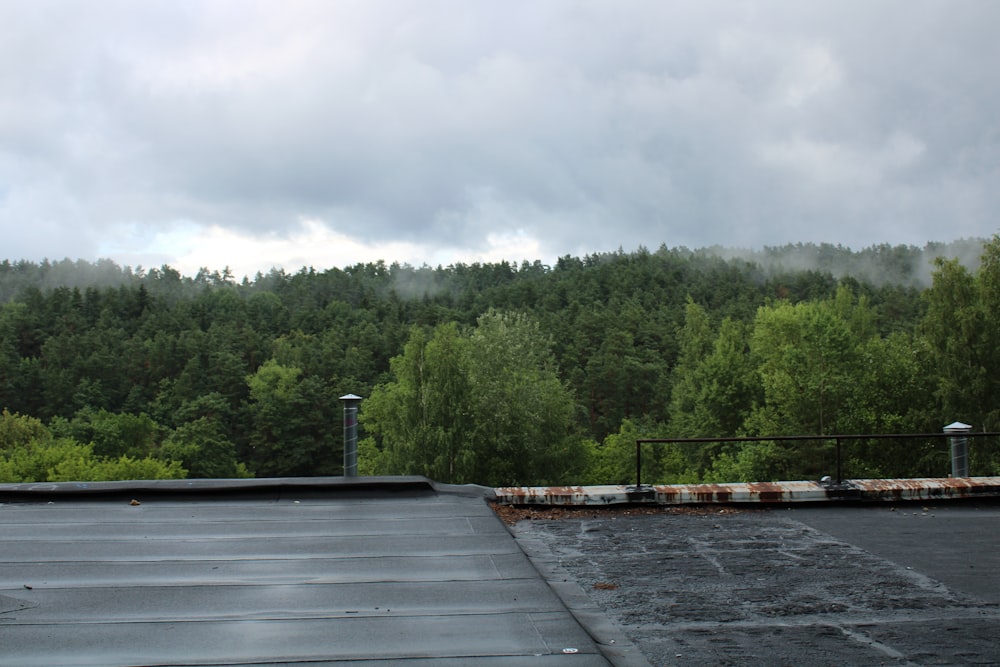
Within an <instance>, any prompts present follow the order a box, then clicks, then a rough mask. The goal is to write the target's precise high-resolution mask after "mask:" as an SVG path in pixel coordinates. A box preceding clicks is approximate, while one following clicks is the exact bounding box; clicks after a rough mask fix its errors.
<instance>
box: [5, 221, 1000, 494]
mask: <svg viewBox="0 0 1000 667" xmlns="http://www.w3.org/2000/svg"><path fill="white" fill-rule="evenodd" d="M973 249H974V252H973ZM970 258H972V259H970ZM998 313H1000V240H998V239H997V238H994V239H991V240H988V241H985V242H984V241H982V240H969V241H961V242H956V243H955V244H950V245H945V244H928V245H927V246H925V247H924V248H915V247H907V246H897V247H890V246H877V247H873V248H868V249H864V250H862V251H858V252H853V251H850V250H848V249H846V248H842V247H840V246H836V247H835V246H827V245H819V246H816V245H809V244H805V245H803V244H799V245H795V246H785V247H782V248H765V249H763V250H760V251H753V252H747V253H743V254H742V255H741V256H737V255H736V254H735V253H733V252H730V251H725V250H724V249H710V250H689V249H685V248H673V249H671V248H667V247H665V246H664V247H661V248H659V249H658V250H656V251H653V252H651V251H649V250H646V249H643V248H640V249H639V250H637V251H635V252H624V251H618V252H614V253H603V254H595V255H588V256H586V257H582V258H577V257H571V256H566V257H562V258H559V260H558V261H557V262H556V263H555V264H554V265H551V266H550V265H545V264H542V263H541V262H533V263H532V262H523V263H522V264H520V265H515V264H511V263H509V262H497V263H487V264H458V265H452V266H447V267H440V266H439V267H436V268H432V267H428V266H422V267H412V266H408V265H399V264H386V263H384V262H374V263H365V264H357V265H355V266H350V267H345V268H342V269H337V268H332V269H328V270H323V271H317V270H315V269H312V268H303V269H302V270H300V271H298V272H296V273H287V272H285V271H282V270H279V269H275V270H272V271H270V272H268V273H267V274H263V273H261V274H257V275H256V276H254V277H253V279H250V278H244V279H243V280H242V281H237V280H236V279H235V278H234V277H233V276H232V275H231V273H230V272H228V271H226V270H223V271H221V272H220V271H214V270H209V269H207V268H206V269H203V270H202V271H199V272H198V273H197V275H195V276H193V277H185V276H182V275H181V274H180V273H179V272H177V271H176V270H174V269H173V268H171V267H169V266H163V267H159V268H155V269H148V270H146V269H143V268H142V267H134V268H128V267H124V268H123V267H118V266H117V265H115V264H114V263H113V262H109V261H107V260H101V261H100V262H98V263H95V264H89V263H86V262H70V261H68V260H67V261H62V262H43V263H31V262H23V261H21V262H11V261H9V260H5V261H0V409H3V410H5V411H6V412H5V415H6V417H5V420H7V421H10V423H9V424H8V426H9V430H10V432H11V433H12V434H13V433H14V432H15V431H16V432H17V433H20V435H18V436H16V437H15V436H14V435H11V436H9V438H8V439H7V440H5V441H4V443H5V444H4V445H3V447H4V448H5V449H3V450H2V451H3V454H2V456H3V457H4V458H3V462H2V465H3V466H5V467H4V468H3V470H5V471H8V472H7V473H5V474H6V475H7V477H6V478H7V479H14V478H17V479H27V478H28V477H37V478H38V479H50V478H51V476H53V475H55V476H66V475H80V476H93V475H118V474H126V473H122V472H113V471H112V467H113V466H112V464H114V465H118V466H119V467H120V468H121V470H125V469H126V468H127V466H132V467H131V468H127V469H129V470H132V471H133V472H130V473H128V474H134V475H143V476H151V475H178V474H185V475H190V476H198V477H233V476H244V475H258V476H284V475H330V474H339V473H340V471H341V461H342V451H341V447H342V442H341V429H340V423H341V422H340V420H341V406H340V404H339V402H338V400H337V397H338V396H341V395H343V394H347V393H354V394H358V395H360V396H362V397H364V398H365V400H364V401H363V402H362V404H361V418H362V424H361V426H362V449H363V452H362V456H361V457H360V460H359V465H360V466H361V469H362V470H363V471H364V470H367V471H368V472H380V473H418V474H425V475H428V476H430V477H433V478H435V479H439V480H441V481H453V482H476V483H481V484H543V483H566V484H571V483H583V482H586V483H608V482H612V481H617V480H621V479H623V476H625V475H627V471H628V470H629V468H630V466H631V463H629V460H630V459H629V457H630V456H631V454H630V453H629V452H630V446H629V445H628V441H629V440H630V439H631V441H632V442H633V443H634V439H635V438H636V437H643V436H664V437H665V436H674V437H679V436H705V437H726V436H737V435H763V436H766V435H777V434H832V433H837V432H841V433H843V432H855V433H859V432H873V433H878V432H881V433H885V432H927V431H938V430H940V427H941V426H942V425H943V424H946V423H950V422H952V421H955V420H961V421H965V422H967V423H971V424H974V425H975V427H976V428H977V429H986V430H992V429H996V428H998V427H1000V423H998V422H1000V408H997V407H996V406H995V405H994V401H993V397H994V396H996V395H997V393H998V389H1000V387H997V386H995V385H996V384H997V382H1000V380H998V379H997V378H1000V368H998V366H1000V352H998V350H1000V344H998V341H996V340H994V338H996V337H997V336H998V335H1000V334H998V333H997V332H1000V323H998V322H997V321H996V318H997V317H998ZM24 420H28V421H24ZM15 422H16V423H17V424H20V425H21V426H19V427H18V428H14V426H12V425H11V424H14V423H15ZM29 422H30V424H29ZM22 427H23V428H22ZM26 433H30V434H31V435H30V437H28V436H27V435H25V434H26ZM11 438H12V439H11ZM25 438H27V440H25ZM932 450H933V448H932V447H930V446H928V448H927V449H926V451H920V452H917V453H916V454H915V455H900V454H899V453H898V452H893V451H890V450H889V449H887V448H885V447H881V446H876V445H874V444H871V443H868V444H861V445H858V446H857V447H856V448H854V450H852V452H851V465H852V466H854V468H853V469H854V470H856V471H858V472H859V473H865V474H872V475H890V474H891V475H908V474H917V473H920V474H928V471H930V472H933V471H934V470H936V469H937V468H935V466H938V465H939V463H940V461H939V456H938V454H937V453H935V452H936V450H933V451H932ZM659 451H660V454H659V455H658V456H657V457H656V458H657V460H656V461H655V463H651V464H650V468H649V471H650V474H651V475H654V474H655V476H656V479H657V480H659V481H695V480H709V479H715V480H719V479H725V478H733V479H736V478H748V477H750V476H770V475H775V474H781V475H785V474H788V475H811V474H813V472H814V471H815V469H816V467H817V466H818V465H820V464H821V463H820V462H819V461H820V459H822V458H823V457H824V456H825V455H826V453H825V452H824V451H822V448H820V450H817V451H816V452H813V453H809V452H804V451H803V450H795V451H785V450H782V448H781V447H777V446H773V445H767V444H766V443H764V444H761V445H760V446H757V447H743V448H740V449H739V450H737V449H736V448H733V447H728V446H722V445H706V446H704V447H687V448H684V447H675V448H664V449H663V450H659ZM60 452H61V453H60ZM990 456H992V455H989V456H985V458H982V457H981V458H982V465H983V466H985V467H984V468H983V470H990V471H993V470H994V468H991V467H990V466H994V464H993V463H992V462H991V461H992V459H991V458H990ZM64 461H65V462H66V463H65V464H63V462H64ZM69 461H76V462H78V463H79V462H82V463H80V464H79V465H77V464H76V463H70V462H69ZM15 462H16V466H15ZM114 462H118V463H114ZM137 462H148V463H143V464H142V465H149V466H154V464H155V465H161V464H162V466H164V467H163V468H162V469H160V468H155V469H154V467H148V468H142V467H141V466H140V465H139V463H137ZM60 466H62V467H60ZM74 466H75V467H74ZM88 470H89V471H91V472H87V471H88ZM95 470H96V471H102V472H93V471H95ZM944 472H945V471H944V470H942V471H939V472H938V473H937V474H943V473H944Z"/></svg>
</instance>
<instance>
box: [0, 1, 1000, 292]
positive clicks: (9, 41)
mask: <svg viewBox="0 0 1000 667" xmlns="http://www.w3.org/2000/svg"><path fill="white" fill-rule="evenodd" d="M998 26H1000V2H995V1H993V0H963V1H962V2H944V1H940V0H934V1H930V2H927V1H921V0H900V1H898V2H897V1H880V0H872V1H867V0H866V1H864V2H862V1H860V0H859V1H857V2H853V1H852V2H845V1H844V0H834V1H832V2H824V1H820V0H809V1H808V2H800V1H798V0H787V1H785V2H767V1H747V2H741V1H738V0H725V1H724V2H708V1H705V0H698V1H697V2H693V1H685V2H672V1H669V0H648V1H645V0H635V1H629V0H625V1H622V0H615V1H613V2H612V1H610V0H609V1H608V2H598V1H588V0H566V1H562V0H544V1H535V0H523V1H520V0H503V1H501V0H478V1H475V0H455V1H436V0H419V1H414V0H400V1H398V2H394V1H390V0H359V1H356V2H355V1H348V0H343V1H340V0H317V1H315V2H312V1H299V0H280V1H279V0H274V1H271V2H264V1H261V2H251V1H250V0H232V1H225V0H197V1H190V2H185V1H183V0H180V1H179V0H167V1H163V2H159V1H156V0H143V1H142V2H136V1H134V0H122V1H120V2H118V1H111V0H79V1H73V0H59V1H50V0H24V1H21V0H0V232H2V244H3V245H2V251H0V258H6V259H11V260H16V259H28V260H33V261H37V260H41V259H43V258H49V259H62V258H64V257H69V258H71V259H77V258H82V259H86V260H95V259H97V258H100V257H107V258H111V259H113V260H115V261H116V262H118V263H120V264H123V265H129V266H135V265H142V266H145V267H147V268H148V267H151V266H159V265H161V264H164V263H167V264H170V265H171V266H173V267H175V268H177V269H179V270H181V271H182V272H183V273H185V274H193V273H194V272H196V271H197V270H198V268H199V267H201V266H206V267H208V268H211V269H219V270H221V269H222V268H224V267H225V266H227V265H228V266H229V267H231V268H232V269H233V270H234V272H235V273H236V274H237V276H238V277H240V276H242V275H244V274H248V275H250V276H251V277H252V276H253V274H254V273H255V272H256V271H257V270H263V271H265V272H266V271H267V270H268V269H269V268H271V267H272V266H279V267H283V268H285V269H287V270H290V271H295V270H297V269H299V268H301V267H302V266H313V267H315V268H317V269H324V268H330V267H344V266H348V265H351V264H354V263H356V262H364V261H374V260H377V259H385V260H386V261H389V262H391V261H399V262H409V263H411V264H414V265H421V264H424V263H427V264H430V265H432V266H436V265H438V264H443V265H447V264H450V263H453V262H473V261H498V260H500V259H508V260H512V261H515V262H520V261H521V260H522V259H528V260H534V259H541V260H543V261H545V262H551V261H554V259H555V258H557V257H559V256H562V255H566V254H571V255H577V256H582V255H585V254H588V253H593V252H601V251H607V250H615V249H617V248H619V247H621V248H623V249H625V250H626V251H630V250H634V249H636V248H637V247H638V246H640V245H644V246H646V247H648V248H650V249H652V250H655V249H656V248H657V247H659V246H660V244H666V245H667V246H669V247H675V246H688V247H691V248H698V247H704V246H710V245H716V244H718V245H723V246H730V247H732V246H736V247H753V248H759V247H761V246H764V245H780V244H784V243H790V242H791V243H794V242H800V241H801V242H807V241H813V242H831V243H840V244H844V245H847V246H850V247H852V248H855V249H861V248H863V247H866V246H869V245H871V244H875V243H883V242H884V243H890V244H893V245H895V244H900V243H902V244H914V245H919V246H922V245H924V244H925V243H926V242H927V241H949V240H954V239H957V238H962V237H970V236H982V237H989V236H992V235H993V234H994V233H996V232H998V231H1000V216H998V212H1000V120H998V119H1000V78H998V76H1000V74H998V66H1000V40H998V39H997V36H996V32H997V27H998Z"/></svg>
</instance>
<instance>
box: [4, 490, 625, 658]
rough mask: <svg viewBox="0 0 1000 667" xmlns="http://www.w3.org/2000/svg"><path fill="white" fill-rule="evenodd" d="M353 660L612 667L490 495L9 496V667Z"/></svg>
mask: <svg viewBox="0 0 1000 667" xmlns="http://www.w3.org/2000/svg"><path fill="white" fill-rule="evenodd" d="M132 498H135V499H136V500H137V501H138V503H139V504H132V503H131V502H130V501H131V499H132ZM359 660H360V661H364V660H369V661H383V662H380V663H379V664H396V663H400V664H406V665H424V664H426V665H432V664H433V665H446V664H483V665H536V664H537V665H563V664H566V665H570V664H571V665H580V666H591V665H607V664H609V662H608V660H607V659H606V658H605V657H603V655H602V653H601V651H600V650H599V647H598V646H597V645H596V644H595V642H594V641H593V640H592V639H591V637H590V636H589V635H588V634H587V633H586V632H585V631H584V630H583V628H582V627H581V625H580V624H579V623H578V622H577V620H576V619H575V618H574V616H573V615H572V614H571V613H570V611H568V609H567V607H566V605H565V604H564V603H563V602H562V601H561V600H560V598H559V597H558V596H557V595H556V594H555V593H554V592H553V591H552V589H551V588H550V587H549V586H548V585H547V584H546V582H545V581H544V579H542V578H541V577H540V576H539V573H538V571H537V570H536V569H535V568H534V567H533V566H532V564H531V563H530V561H529V560H528V559H527V557H526V556H525V554H524V553H523V552H522V551H521V549H520V548H519V546H518V545H517V543H516V542H515V540H514V539H513V537H512V536H511V534H510V533H509V532H508V530H507V528H506V527H505V526H504V525H503V524H502V522H501V521H499V519H498V518H497V517H496V515H495V514H494V513H493V511H492V510H491V509H490V507H489V505H488V504H487V502H486V501H485V499H484V498H483V497H481V496H479V497H477V496H476V495H468V494H463V493H448V492H439V491H437V490H434V489H431V488H424V489H421V488H419V485H416V487H414V486H412V485H410V486H405V487H404V488H403V489H402V490H398V489H397V490H395V491H393V490H392V489H391V488H390V490H389V491H388V492H386V491H385V490H384V489H382V490H378V489H375V490H372V489H368V490H357V491H351V490H344V489H340V490H337V492H335V493H330V492H326V491H321V490H308V489H302V488H299V489H296V488H292V489H288V488H276V489H268V488H266V487H265V488H262V487H256V488H250V489H248V490H244V491H242V492H240V493H236V494H232V493H229V494H223V495H218V494H212V495H191V494H177V493H157V491H156V488H153V489H145V490H143V489H139V490H133V492H132V494H131V495H121V493H115V494H112V495H110V496H105V495H101V496H89V495H75V494H72V493H65V494H63V493H57V494H56V495H53V496H49V497H45V496H42V497H36V496H32V495H31V494H28V495H27V496H25V497H17V496H16V494H15V497H14V499H13V500H12V498H11V497H10V496H7V497H4V496H0V662H2V663H3V664H10V665H20V666H30V665H45V666H46V667H56V666H58V665H76V666H79V665H180V664H183V665H210V664H226V665H242V664H247V665H249V664H254V665H259V664H295V663H309V664H316V665H335V664H347V662H351V664H354V661H359Z"/></svg>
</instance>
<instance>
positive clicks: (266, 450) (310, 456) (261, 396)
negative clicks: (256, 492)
mask: <svg viewBox="0 0 1000 667" xmlns="http://www.w3.org/2000/svg"><path fill="white" fill-rule="evenodd" d="M247 384H248V385H249V388H250V405H249V410H250V417H251V420H252V424H253V431H252V433H251V435H250V445H251V452H250V457H249V461H248V463H249V464H250V466H251V468H252V470H253V472H254V473H255V474H256V475H258V476H261V477H279V476H313V475H332V474H337V473H338V472H340V471H341V470H342V467H341V461H340V456H341V454H342V451H343V450H342V447H341V442H340V440H339V439H338V438H336V437H335V436H334V432H335V431H336V432H337V433H338V434H339V431H337V430H336V429H334V428H331V425H332V424H336V423H337V421H336V419H337V417H336V408H337V399H336V397H334V396H332V395H331V394H330V391H329V390H328V389H327V387H326V386H325V385H324V384H323V382H322V381H321V380H320V379H319V378H317V377H315V376H309V375H305V374H304V373H303V372H302V369H301V368H297V367H291V366H282V365H281V364H279V363H277V362H276V361H274V360H269V361H267V362H265V363H264V364H263V365H261V367H260V368H259V369H257V372H256V373H254V374H253V375H250V376H249V377H248V378H247Z"/></svg>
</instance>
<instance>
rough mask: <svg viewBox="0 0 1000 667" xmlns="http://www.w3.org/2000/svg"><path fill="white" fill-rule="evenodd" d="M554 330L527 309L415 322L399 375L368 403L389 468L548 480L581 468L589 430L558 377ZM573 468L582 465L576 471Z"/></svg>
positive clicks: (488, 479) (369, 420) (442, 477)
mask: <svg viewBox="0 0 1000 667" xmlns="http://www.w3.org/2000/svg"><path fill="white" fill-rule="evenodd" d="M549 344H550V343H549V340H548V339H547V338H546V337H545V336H544V335H543V334H542V333H541V331H540V329H539V327H538V324H537V322H535V321H533V320H531V319H530V318H528V317H527V316H525V315H520V314H501V313H497V312H490V313H487V314H486V315H483V316H482V317H480V318H479V320H478V323H477V326H476V329H475V330H474V331H472V332H471V333H470V334H467V335H466V334H462V333H461V332H459V330H458V329H457V327H456V326H455V325H454V324H448V325H442V326H439V327H437V328H435V330H434V332H433V334H432V336H431V337H430V338H426V337H425V335H424V333H423V332H422V331H421V330H419V329H415V330H414V331H413V332H412V334H411V338H410V341H409V342H408V343H407V345H406V348H405V351H404V354H403V355H402V356H401V357H397V358H395V359H393V361H392V370H393V376H394V379H393V381H392V382H389V383H386V384H383V385H379V386H377V387H375V389H374V390H373V391H372V395H371V397H370V398H369V399H368V400H367V401H366V402H365V404H363V408H362V419H363V423H364V425H365V428H366V430H367V432H368V433H370V434H371V435H372V436H373V438H374V440H373V441H371V442H369V443H366V445H365V451H366V452H369V453H370V452H372V450H373V449H374V450H377V451H379V452H380V453H379V454H377V455H376V456H378V457H379V458H378V460H379V462H380V470H381V471H382V472H387V473H393V474H399V473H419V474H429V475H431V476H434V477H435V478H436V479H438V480H439V481H449V482H475V483H479V484H488V485H493V486H498V485H510V484H529V483H546V482H549V481H556V480H559V479H566V478H567V476H568V475H571V474H579V473H580V472H581V471H582V470H583V468H584V467H585V465H586V461H585V454H584V452H585V448H584V445H583V443H582V440H581V439H580V438H579V437H575V436H574V435H573V434H572V431H571V425H572V422H573V412H574V402H573V399H572V396H571V394H570V393H569V392H568V390H567V389H566V387H565V386H564V385H563V384H562V382H561V381H560V380H559V377H558V373H557V371H556V368H555V365H554V361H553V358H552V354H551V351H550V350H549ZM574 471H575V472H574Z"/></svg>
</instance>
